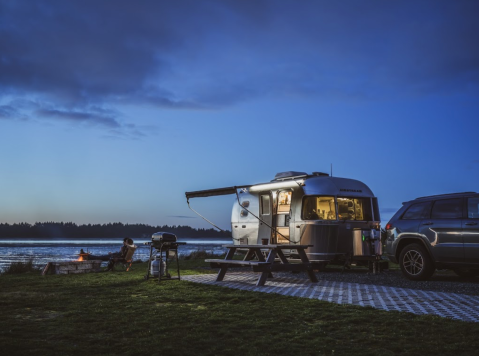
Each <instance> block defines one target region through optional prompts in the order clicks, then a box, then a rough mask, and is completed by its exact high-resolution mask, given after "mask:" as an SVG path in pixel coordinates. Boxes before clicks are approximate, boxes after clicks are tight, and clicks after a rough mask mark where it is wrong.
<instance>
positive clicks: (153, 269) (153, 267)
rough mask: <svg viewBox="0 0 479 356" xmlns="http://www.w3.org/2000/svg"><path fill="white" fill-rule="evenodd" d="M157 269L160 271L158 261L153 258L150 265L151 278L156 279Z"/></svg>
mask: <svg viewBox="0 0 479 356" xmlns="http://www.w3.org/2000/svg"><path fill="white" fill-rule="evenodd" d="M159 269H160V261H159V260H158V259H157V258H155V259H154V260H153V262H152V263H151V271H150V274H151V275H152V276H153V277H158V273H159Z"/></svg>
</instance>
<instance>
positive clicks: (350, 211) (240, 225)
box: [185, 172, 382, 265]
mask: <svg viewBox="0 0 479 356" xmlns="http://www.w3.org/2000/svg"><path fill="white" fill-rule="evenodd" d="M185 194H186V198H187V201H188V205H190V202H189V199H190V198H195V197H207V196H215V195H226V194H236V202H235V203H234V205H233V211H232V214H231V231H232V235H233V242H234V244H238V245H241V244H245V245H247V244H262V243H269V244H301V245H312V246H313V247H310V248H308V249H307V250H306V253H307V255H308V257H309V259H310V260H311V261H313V262H317V263H323V264H324V263H332V262H338V263H341V264H345V265H348V264H350V263H356V264H368V263H369V262H371V261H378V260H379V259H380V256H381V254H382V249H381V238H380V217H379V209H378V201H377V198H375V197H374V194H373V192H372V191H371V190H370V189H369V188H368V186H367V185H366V184H364V183H362V182H360V181H358V180H354V179H346V178H337V177H331V176H329V175H328V174H326V173H319V172H313V173H312V174H307V173H303V172H283V173H278V174H276V176H275V178H274V179H273V180H272V181H270V182H268V183H262V184H255V185H242V186H233V187H227V188H219V189H210V190H202V191H195V192H186V193H185ZM289 255H290V256H291V257H292V258H294V250H291V251H290V254H289Z"/></svg>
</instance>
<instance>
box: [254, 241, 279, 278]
mask: <svg viewBox="0 0 479 356" xmlns="http://www.w3.org/2000/svg"><path fill="white" fill-rule="evenodd" d="M275 258H276V250H275V249H274V248H273V249H271V251H270V252H269V255H268V258H267V259H266V262H269V263H271V264H273V263H274V259H275ZM268 277H273V274H272V273H271V271H263V272H261V276H260V277H259V279H258V282H257V283H256V286H257V287H259V286H264V284H265V283H266V279H267V278H268Z"/></svg>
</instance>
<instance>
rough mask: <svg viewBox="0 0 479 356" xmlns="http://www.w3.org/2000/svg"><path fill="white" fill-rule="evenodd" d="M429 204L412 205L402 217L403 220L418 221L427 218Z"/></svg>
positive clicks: (429, 209)
mask: <svg viewBox="0 0 479 356" xmlns="http://www.w3.org/2000/svg"><path fill="white" fill-rule="evenodd" d="M430 211H431V202H424V203H417V204H413V205H411V206H410V207H409V209H407V210H406V212H405V213H404V215H403V216H402V219H403V220H420V219H427V218H429V212H430Z"/></svg>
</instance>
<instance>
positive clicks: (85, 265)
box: [42, 249, 102, 275]
mask: <svg viewBox="0 0 479 356" xmlns="http://www.w3.org/2000/svg"><path fill="white" fill-rule="evenodd" d="M88 255H89V253H86V252H84V251H83V249H82V250H81V251H80V253H79V254H78V256H79V257H78V260H76V261H66V262H48V263H47V264H46V266H45V268H44V269H43V272H42V275H46V274H78V273H90V272H98V271H100V267H101V263H102V261H101V260H88V258H87V256H88Z"/></svg>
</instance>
